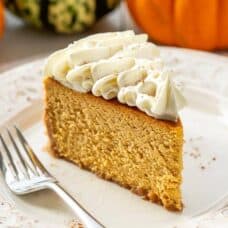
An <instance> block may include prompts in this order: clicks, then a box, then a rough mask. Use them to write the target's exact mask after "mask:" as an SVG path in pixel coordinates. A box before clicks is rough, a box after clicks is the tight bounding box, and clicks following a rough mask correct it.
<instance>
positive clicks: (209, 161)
mask: <svg viewBox="0 0 228 228" xmlns="http://www.w3.org/2000/svg"><path fill="white" fill-rule="evenodd" d="M162 55H163V57H164V59H165V60H166V62H167V64H168V67H172V68H173V69H174V71H176V73H177V76H176V77H175V81H176V82H177V83H178V84H179V85H180V86H181V87H182V89H183V92H184V94H185V96H186V98H187V100H188V103H189V104H188V107H187V108H185V109H184V110H183V111H182V112H181V118H182V121H183V125H184V133H185V141H186V143H185V145H184V171H183V180H184V181H183V185H182V190H183V201H184V205H185V208H184V211H183V212H182V213H172V212H168V211H166V210H165V209H164V208H162V207H161V206H158V205H156V204H152V203H150V202H147V201H144V200H142V199H141V198H140V197H138V196H136V195H134V194H133V193H131V192H130V191H128V190H126V189H124V188H121V187H119V186H118V185H116V184H114V183H110V182H108V181H104V180H102V179H100V178H98V177H96V176H95V175H93V174H91V173H89V172H87V171H84V170H81V169H79V168H78V167H76V166H74V165H73V164H71V163H68V162H66V161H63V160H58V159H55V158H53V157H51V156H50V155H49V154H48V153H46V152H45V149H44V148H45V145H46V142H47V139H46V136H45V134H44V127H43V124H42V92H41V91H42V83H41V81H42V79H41V71H42V66H43V62H44V60H43V59H41V60H38V61H35V62H31V63H28V64H26V65H23V66H21V67H18V68H15V69H13V70H10V71H7V72H5V73H3V74H2V75H0V80H1V83H0V128H1V129H0V130H3V127H4V126H6V125H8V126H10V124H13V123H16V124H18V125H19V126H20V127H21V128H22V129H23V130H24V132H25V134H26V136H27V138H28V141H29V142H30V143H31V144H32V145H33V148H34V150H35V152H36V153H37V155H38V157H39V158H40V159H41V161H42V162H43V163H44V164H45V166H46V167H47V169H48V170H49V171H50V172H51V173H52V174H53V175H54V176H55V177H56V178H57V179H58V180H59V181H60V183H61V184H62V185H63V186H64V187H65V188H66V189H67V190H68V191H69V192H70V193H71V194H72V195H73V196H74V197H75V198H77V199H78V200H79V201H80V202H81V204H82V205H84V206H85V207H86V208H88V210H89V211H90V212H91V213H93V214H94V215H95V216H96V217H97V218H98V219H99V220H100V221H102V222H103V223H104V224H105V225H106V226H107V227H108V228H109V227H110V228H112V227H113V228H114V227H116V228H117V227H118V228H119V227H123V228H125V227H132V228H133V227H174V226H177V227H187V226H188V227H195V226H196V225H198V226H199V227H201V226H202V227H208V226H210V225H211V226H212V227H222V226H224V227H227V225H228V216H227V215H228V197H226V196H227V193H228V168H227V167H228V59H226V58H225V57H219V56H217V55H212V54H207V53H203V52H197V51H189V50H185V49H175V48H162ZM1 202H2V203H1ZM73 218H74V215H73V214H72V213H71V211H70V210H69V209H68V208H67V207H66V206H65V205H64V204H63V203H62V201H61V200H60V199H59V198H58V197H57V196H56V195H55V194H54V193H52V192H49V191H41V192H38V193H35V194H31V195H29V196H25V197H17V196H14V195H13V194H12V193H10V192H9V191H8V190H7V188H6V187H5V184H4V182H3V180H2V178H0V224H4V225H7V224H9V225H17V226H18V227H30V225H31V226H32V227H69V225H70V224H71V223H72V221H73Z"/></svg>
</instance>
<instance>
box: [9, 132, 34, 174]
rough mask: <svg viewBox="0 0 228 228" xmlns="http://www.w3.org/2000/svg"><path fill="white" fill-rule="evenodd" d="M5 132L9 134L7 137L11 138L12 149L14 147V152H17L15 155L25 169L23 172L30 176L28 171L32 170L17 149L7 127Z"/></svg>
mask: <svg viewBox="0 0 228 228" xmlns="http://www.w3.org/2000/svg"><path fill="white" fill-rule="evenodd" d="M7 133H8V135H9V138H10V140H11V142H12V144H13V147H14V149H15V151H16V154H17V156H18V158H19V160H20V162H21V164H22V166H23V168H24V171H25V173H24V174H25V175H26V177H27V178H30V176H29V172H34V171H33V170H32V169H31V167H30V166H29V164H28V163H27V162H26V160H25V159H24V158H23V157H22V156H23V155H22V154H21V152H20V150H19V148H18V146H17V144H16V142H15V140H14V139H13V136H12V134H11V133H10V131H9V129H7Z"/></svg>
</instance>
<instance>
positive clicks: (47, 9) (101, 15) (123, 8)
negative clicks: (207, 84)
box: [0, 0, 228, 70]
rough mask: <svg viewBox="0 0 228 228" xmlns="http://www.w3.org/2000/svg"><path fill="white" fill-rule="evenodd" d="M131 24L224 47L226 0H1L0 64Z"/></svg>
mask: <svg viewBox="0 0 228 228" xmlns="http://www.w3.org/2000/svg"><path fill="white" fill-rule="evenodd" d="M128 29H134V30H135V31H136V32H146V33H148V34H149V36H150V40H151V41H153V42H155V43H158V44H161V45H169V46H180V47H185V48H192V49H200V50H205V51H216V52H217V53H226V50H227V47H228V0H210V1H208V0H126V1H119V0H51V1H50V0H49V1H48V0H0V70H4V69H6V68H7V67H8V66H9V65H11V66H13V65H14V66H15V65H17V64H21V63H23V62H26V61H28V60H32V59H36V58H39V57H42V56H46V55H48V54H50V53H51V52H53V51H54V50H56V49H59V48H63V47H65V46H66V45H67V44H69V43H70V42H72V41H74V40H77V39H79V38H82V37H84V36H87V35H89V34H93V33H96V32H107V31H121V30H128ZM218 51H219V52H218Z"/></svg>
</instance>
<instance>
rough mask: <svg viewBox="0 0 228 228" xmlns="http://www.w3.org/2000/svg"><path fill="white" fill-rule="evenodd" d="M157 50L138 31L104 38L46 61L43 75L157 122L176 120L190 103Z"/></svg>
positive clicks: (98, 36)
mask: <svg viewBox="0 0 228 228" xmlns="http://www.w3.org/2000/svg"><path fill="white" fill-rule="evenodd" d="M163 65H164V64H163V61H162V60H161V58H160V53H159V49H158V47H156V46H155V45H154V44H152V43H150V42H147V35H145V34H141V35H135V34H134V32H133V31H125V32H110V33H100V34H96V35H91V36H88V37H87V38H84V39H81V40H79V41H76V42H74V43H73V44H70V45H69V46H68V47H67V48H65V49H62V50H59V51H57V52H55V53H53V54H52V55H50V57H49V58H48V59H47V62H46V65H45V70H44V74H45V76H46V77H47V76H48V77H53V78H54V79H55V80H57V81H59V82H60V83H61V84H63V85H64V86H67V87H69V88H71V89H73V90H75V91H78V92H82V93H88V92H91V93H92V94H93V95H94V96H101V97H103V98H104V99H106V100H110V99H113V98H117V100H118V101H119V102H120V103H123V104H126V105H129V106H133V107H137V108H138V109H139V110H141V111H143V112H145V113H146V114H147V115H149V116H152V117H154V118H157V119H165V120H171V121H177V119H178V111H179V110H180V109H182V108H183V106H184V105H185V99H184V97H183V95H182V94H181V92H180V91H179V89H178V88H177V87H176V86H175V84H174V82H173V81H172V72H171V71H169V70H166V69H165V68H164V66H163Z"/></svg>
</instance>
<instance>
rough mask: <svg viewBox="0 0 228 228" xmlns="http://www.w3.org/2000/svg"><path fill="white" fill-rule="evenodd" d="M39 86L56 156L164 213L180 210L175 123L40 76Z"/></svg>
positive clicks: (180, 140) (180, 133) (178, 132)
mask: <svg viewBox="0 0 228 228" xmlns="http://www.w3.org/2000/svg"><path fill="white" fill-rule="evenodd" d="M44 88H45V113H44V121H45V124H46V128H47V133H48V136H49V139H50V147H51V151H52V153H53V154H54V155H55V156H58V157H61V158H64V159H66V160H69V161H71V162H73V163H75V164H76V165H78V166H79V167H81V168H84V169H87V170H90V171H91V172H93V173H95V174H97V175H98V176H100V177H102V178H104V179H107V180H111V181H114V182H116V183H118V184H119V185H121V186H124V187H126V188H129V189H131V190H132V191H133V192H135V193H137V194H139V195H141V196H142V197H144V198H145V199H148V200H151V201H153V202H156V203H160V204H162V205H163V206H164V207H165V208H167V209H169V210H176V211H180V210H182V201H181V190H180V185H181V180H182V178H181V171H182V146H183V128H182V124H181V121H180V120H178V122H170V121H164V120H157V119H155V118H153V117H150V116H148V115H146V114H145V113H143V112H141V111H139V110H138V109H136V108H131V107H128V106H126V105H122V104H120V103H119V102H117V101H116V100H112V101H107V100H104V99H103V98H101V97H95V96H94V95H92V94H90V93H79V92H75V91H73V90H71V89H69V88H67V87H65V86H63V85H61V84H60V83H58V82H57V81H55V80H54V79H51V78H45V80H44Z"/></svg>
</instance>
